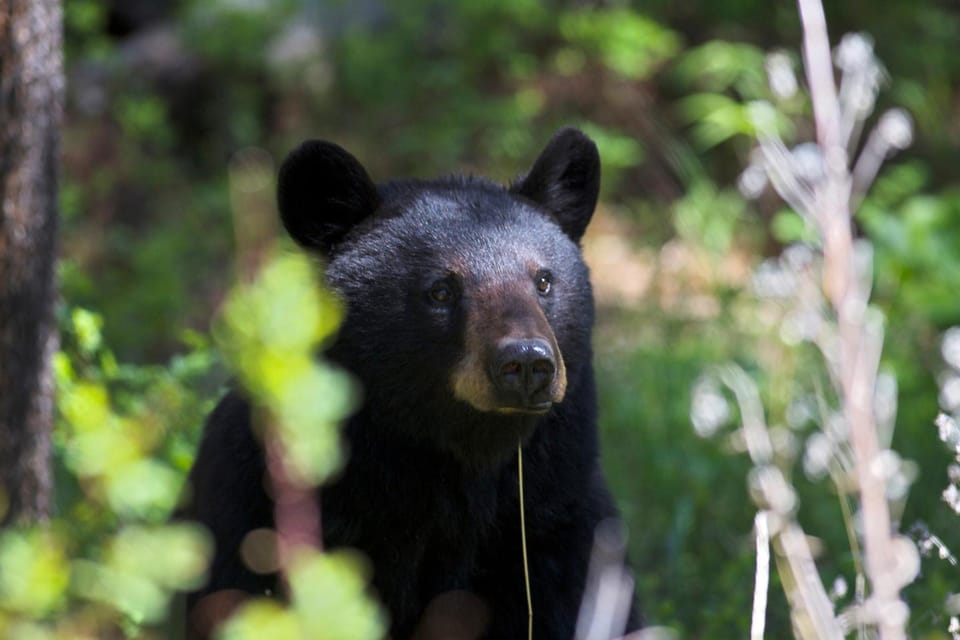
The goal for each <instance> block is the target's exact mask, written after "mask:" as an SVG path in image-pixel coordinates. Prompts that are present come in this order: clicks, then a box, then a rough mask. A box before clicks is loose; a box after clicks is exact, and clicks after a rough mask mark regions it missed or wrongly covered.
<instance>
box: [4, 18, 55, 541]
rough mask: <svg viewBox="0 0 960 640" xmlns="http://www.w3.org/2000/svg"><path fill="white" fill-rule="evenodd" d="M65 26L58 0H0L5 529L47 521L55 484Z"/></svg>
mask: <svg viewBox="0 0 960 640" xmlns="http://www.w3.org/2000/svg"><path fill="white" fill-rule="evenodd" d="M62 22H63V20H62V9H61V6H60V0H0V483H2V484H0V525H3V524H8V523H17V522H30V521H36V520H44V519H46V517H47V516H48V515H49V512H50V502H51V495H52V488H53V481H52V472H51V467H50V432H51V428H52V424H53V407H54V403H53V398H54V388H53V376H52V367H51V362H52V357H53V354H54V353H55V351H56V348H57V344H58V340H57V331H56V324H55V321H54V299H55V295H56V283H55V272H54V261H55V257H56V230H57V173H58V152H59V146H58V130H59V126H60V123H61V119H62V112H63V93H64V80H63V46H62Z"/></svg>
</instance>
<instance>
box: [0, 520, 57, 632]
mask: <svg viewBox="0 0 960 640" xmlns="http://www.w3.org/2000/svg"><path fill="white" fill-rule="evenodd" d="M69 581H70V574H69V571H68V570H67V561H66V551H65V549H64V548H63V544H62V542H61V541H60V540H59V539H58V538H57V537H56V536H55V535H53V534H52V533H51V532H49V531H42V530H38V529H34V530H29V531H17V530H8V531H3V532H0V603H2V607H3V608H4V609H7V610H12V611H16V612H20V613H24V614H26V615H28V616H33V617H35V618H42V617H44V616H46V615H48V614H50V613H52V612H54V611H56V610H57V609H58V608H59V607H61V606H62V604H63V602H64V598H65V596H66V590H67V585H68V584H69Z"/></svg>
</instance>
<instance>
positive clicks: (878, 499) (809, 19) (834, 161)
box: [798, 0, 908, 640]
mask: <svg viewBox="0 0 960 640" xmlns="http://www.w3.org/2000/svg"><path fill="white" fill-rule="evenodd" d="M798 4H799V8H800V16H801V20H802V22H803V30H804V60H805V62H806V73H807V82H808V85H809V87H810V93H811V99H812V101H813V111H814V118H815V121H816V128H817V140H818V143H819V145H820V149H821V153H822V154H823V158H824V165H825V177H824V178H825V179H824V180H823V181H822V182H821V183H820V184H818V185H817V186H816V189H815V210H814V211H813V212H812V214H813V217H814V218H815V219H816V220H817V222H818V226H819V227H820V229H821V231H822V234H823V255H824V273H823V278H824V289H825V290H826V294H827V298H828V299H829V301H830V304H831V306H832V308H833V311H834V313H835V314H836V319H837V333H838V338H839V352H840V357H839V361H838V366H839V381H840V391H841V403H842V408H843V415H844V417H845V419H846V422H847V425H848V429H849V434H850V444H851V447H852V450H853V453H854V460H855V475H856V479H857V483H858V488H859V491H860V506H861V514H862V521H863V542H864V545H863V546H864V552H865V555H866V558H865V568H866V574H867V578H868V580H869V582H870V586H871V588H872V595H871V597H870V600H872V602H871V603H870V604H871V605H872V606H870V607H868V610H870V611H872V612H873V613H874V614H875V620H874V622H875V623H876V625H877V628H878V631H879V634H880V638H883V639H884V640H889V639H891V638H903V637H905V632H904V627H905V624H906V621H907V617H908V610H907V608H906V605H905V604H904V603H903V602H902V600H901V599H900V595H899V592H900V588H901V586H902V584H901V580H899V579H898V578H897V574H898V571H897V567H896V564H897V554H896V553H895V551H896V549H895V545H894V538H893V533H892V529H891V523H890V510H889V506H888V504H887V497H886V480H885V478H884V477H882V476H881V475H880V474H878V473H876V471H875V469H876V466H877V460H878V456H879V454H880V446H879V442H878V438H877V425H876V421H875V416H874V410H873V399H874V392H875V388H876V381H877V366H876V365H877V361H876V354H877V353H878V351H879V341H880V340H882V337H880V338H878V337H877V330H876V325H875V323H873V322H871V321H870V318H869V316H868V314H867V313H866V311H867V305H866V302H867V300H868V298H869V293H870V292H869V290H868V289H867V287H868V286H869V283H868V282H866V281H865V280H864V279H863V278H858V273H857V268H856V267H857V264H856V260H855V251H854V242H853V234H852V229H851V221H850V209H849V207H850V197H851V184H852V179H851V175H850V171H849V168H848V161H847V153H846V150H845V148H844V141H843V139H842V135H841V131H840V104H839V101H838V99H837V92H836V88H835V84H834V77H833V67H832V63H831V57H830V43H829V39H828V36H827V26H826V20H825V18H824V14H823V7H822V6H821V4H820V1H819V0H799V3H798Z"/></svg>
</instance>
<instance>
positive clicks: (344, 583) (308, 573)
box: [217, 551, 385, 640]
mask: <svg viewBox="0 0 960 640" xmlns="http://www.w3.org/2000/svg"><path fill="white" fill-rule="evenodd" d="M366 583H367V579H366V571H365V570H364V568H363V563H362V561H361V560H360V558H358V557H356V556H354V555H352V554H350V553H349V552H342V551H338V552H334V553H327V554H324V553H316V552H301V555H300V556H298V557H297V558H296V559H295V561H294V562H293V565H292V567H291V571H290V590H291V600H292V605H291V606H290V607H289V608H284V607H282V606H281V605H279V604H278V603H277V602H276V601H272V600H267V599H258V600H254V601H251V602H249V603H247V604H245V605H244V606H243V608H241V609H240V611H239V612H238V613H237V614H236V615H234V616H233V617H232V618H231V619H230V621H229V622H228V623H227V624H226V625H225V626H224V628H223V630H222V631H221V632H220V633H219V634H218V636H217V637H218V638H219V639H220V640H256V639H258V638H277V639H278V640H299V639H303V638H315V639H317V640H364V639H369V640H378V639H379V638H382V637H383V634H384V628H385V624H384V618H383V614H382V613H381V612H380V610H379V608H378V607H377V606H376V605H375V604H374V603H373V601H372V600H370V599H369V598H368V597H367V596H366V594H365V590H366Z"/></svg>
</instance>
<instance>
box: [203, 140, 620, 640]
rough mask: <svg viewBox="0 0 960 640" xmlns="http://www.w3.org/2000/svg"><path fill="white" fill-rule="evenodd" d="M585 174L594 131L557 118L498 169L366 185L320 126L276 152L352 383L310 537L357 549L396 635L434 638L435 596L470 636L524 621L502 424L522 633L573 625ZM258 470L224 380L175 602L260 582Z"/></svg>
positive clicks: (584, 361)
mask: <svg viewBox="0 0 960 640" xmlns="http://www.w3.org/2000/svg"><path fill="white" fill-rule="evenodd" d="M599 185H600V158H599V155H598V153H597V149H596V146H595V145H594V144H593V142H592V141H591V140H590V139H589V138H588V137H586V136H585V135H583V134H582V133H581V132H579V131H577V130H576V129H572V128H567V129H562V130H560V131H558V132H557V133H556V134H555V135H554V137H553V138H552V139H551V140H550V142H549V143H548V145H547V146H546V148H545V149H544V150H543V152H542V153H541V155H540V156H539V158H538V159H537V160H536V162H535V163H534V165H533V167H532V168H531V169H530V170H529V172H528V173H527V174H526V175H525V176H523V177H521V178H520V179H519V180H518V181H516V182H515V183H514V184H512V185H511V186H509V187H503V186H500V185H497V184H494V183H492V182H489V181H486V180H483V179H479V178H475V177H462V176H453V177H447V178H440V179H437V180H398V181H391V182H387V183H384V184H380V185H375V184H374V183H373V182H372V181H371V179H370V178H369V176H368V175H367V172H366V170H365V169H364V168H363V166H362V165H361V164H360V163H359V162H358V161H357V160H356V159H355V158H354V157H353V156H352V155H350V154H349V153H348V152H346V151H345V150H343V149H342V148H340V147H339V146H337V145H335V144H332V143H329V142H323V141H308V142H305V143H303V144H302V145H301V146H300V147H299V148H297V149H296V150H294V151H293V152H292V153H291V154H290V155H289V156H288V157H287V159H286V161H285V162H284V163H283V165H282V167H281V169H280V172H279V177H278V204H279V210H280V215H281V218H282V220H283V224H284V226H285V227H286V229H287V231H288V232H289V233H290V235H291V236H292V237H293V239H294V240H296V241H297V242H298V243H299V244H300V245H302V246H303V247H304V248H305V249H306V250H307V251H310V252H314V253H316V254H318V255H320V256H322V257H323V258H324V259H325V261H326V281H327V283H328V285H329V287H330V288H331V289H332V290H333V291H334V292H335V293H336V294H337V295H338V296H339V297H341V298H342V300H343V301H344V303H345V306H346V315H345V319H344V321H343V324H342V326H341V328H340V331H339V334H338V336H337V338H336V340H335V342H334V344H332V346H331V347H330V348H329V351H328V352H327V356H328V357H329V358H330V359H331V360H332V361H334V362H336V363H338V364H339V365H341V366H342V367H344V368H345V369H347V370H348V371H350V372H351V373H352V374H353V375H354V376H355V377H356V378H357V379H358V380H359V381H360V383H361V384H362V387H363V392H364V401H363V406H362V408H361V409H360V410H359V412H358V413H357V414H356V415H354V416H353V417H352V418H350V420H349V421H348V423H347V424H346V425H345V437H346V438H347V440H348V442H349V451H350V458H349V462H348V463H347V465H346V467H345V469H344V470H343V472H342V473H341V474H340V475H339V477H338V478H337V479H335V480H334V481H333V483H332V484H330V485H329V486H325V487H323V489H322V500H321V510H322V511H321V520H322V523H323V538H324V543H325V545H326V546H327V547H352V548H356V549H359V550H360V551H362V552H363V553H364V554H365V555H366V556H367V557H368V558H369V560H370V562H371V565H372V568H373V583H374V587H375V589H376V592H377V595H378V596H379V598H380V600H381V601H382V603H383V604H384V606H385V608H386V609H387V611H388V612H389V616H390V634H391V636H392V637H393V638H395V639H397V640H402V639H406V638H411V637H430V635H431V634H430V631H429V629H428V627H429V626H430V624H433V623H434V622H435V621H431V617H433V618H436V617H437V616H436V615H434V614H436V613H437V611H440V614H437V615H446V616H448V617H449V616H450V615H452V616H453V617H456V616H457V615H458V612H459V614H462V616H463V617H464V619H465V620H464V621H461V622H463V624H465V625H467V626H469V625H474V627H475V631H477V629H479V628H480V627H482V631H480V632H478V633H476V635H475V636H474V637H484V638H504V639H513V638H524V637H526V636H527V624H528V611H527V599H526V590H525V580H524V570H523V559H522V552H521V529H520V511H519V501H518V480H517V478H518V474H517V447H518V444H520V443H522V446H523V453H522V457H523V466H524V478H523V485H524V486H523V488H524V492H525V499H524V503H525V508H526V527H525V528H526V531H525V533H526V539H527V549H528V554H529V582H530V588H531V592H532V610H533V627H534V629H533V635H534V637H535V638H538V639H539V640H553V639H561V640H562V639H569V638H572V637H573V636H574V627H575V625H576V619H577V613H578V609H579V605H580V601H581V597H582V596H583V593H584V585H585V581H586V574H587V565H588V560H589V557H590V552H591V547H592V543H593V534H594V529H595V528H596V527H597V525H598V523H600V522H602V521H604V520H605V519H608V518H612V517H615V516H616V509H615V507H614V504H613V500H612V499H611V496H610V493H609V491H608V489H607V485H606V482H605V480H604V477H603V474H602V472H601V469H600V466H599V461H598V443H597V427H596V411H597V407H596V404H597V401H596V391H595V385H594V375H593V368H592V363H591V358H592V351H591V332H592V325H593V318H594V305H593V295H592V291H591V286H590V281H589V274H588V271H587V267H586V265H585V264H584V262H583V259H582V257H581V252H580V248H579V243H580V239H581V236H582V235H583V233H584V230H585V229H586V227H587V224H588V223H589V222H590V218H591V216H592V215H593V210H594V207H595V206H596V202H597V195H598V191H599ZM291 321H295V320H293V319H292V320H291ZM303 401H304V402H310V401H311V400H310V398H304V399H303ZM264 470H265V465H264V456H263V453H262V450H261V447H260V444H259V442H258V440H257V438H256V436H254V435H253V433H252V431H251V408H250V406H249V404H248V403H247V401H246V400H244V399H243V397H242V395H241V394H239V393H237V392H232V393H230V394H228V395H227V396H226V397H225V398H224V399H223V400H222V401H221V402H220V404H219V406H218V407H217V408H216V409H215V410H214V412H213V413H212V414H211V416H210V417H209V419H208V422H207V425H206V431H205V433H204V436H203V440H202V444H201V446H200V451H199V453H198V456H197V460H196V463H195V465H194V468H193V471H192V473H191V482H192V487H193V506H192V514H193V515H192V517H193V518H195V519H196V520H198V521H199V522H201V523H202V524H204V525H205V526H206V527H207V528H208V529H209V530H210V531H211V533H212V535H213V538H214V542H215V545H216V551H215V557H214V560H213V564H212V567H211V575H210V579H209V583H208V584H207V585H206V586H205V587H204V588H203V589H201V590H200V591H198V592H197V593H194V594H191V596H190V598H189V600H188V609H195V608H197V604H198V602H199V601H200V600H201V599H202V598H203V597H204V596H207V595H210V594H213V593H214V592H220V591H223V590H239V591H241V592H248V593H264V592H270V591H274V590H275V588H276V585H275V584H274V581H275V579H276V578H275V576H263V575H257V574H256V573H254V572H252V571H251V570H250V569H248V568H247V567H246V566H245V565H244V563H243V562H242V560H241V558H240V555H239V553H238V550H239V546H240V544H241V541H242V540H243V538H244V535H245V534H246V533H247V532H249V531H251V530H254V529H257V528H261V527H270V526H271V525H272V522H273V520H272V513H273V507H272V505H271V502H270V499H269V497H268V495H267V493H266V492H265V490H264ZM231 592H232V593H236V591H231ZM467 618H469V620H466V619H467ZM468 623H469V624H468ZM630 624H631V626H632V627H635V626H636V621H635V615H634V614H632V613H631V622H630ZM201 626H203V625H201ZM199 634H200V635H203V630H202V629H201V630H200V631H199Z"/></svg>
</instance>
